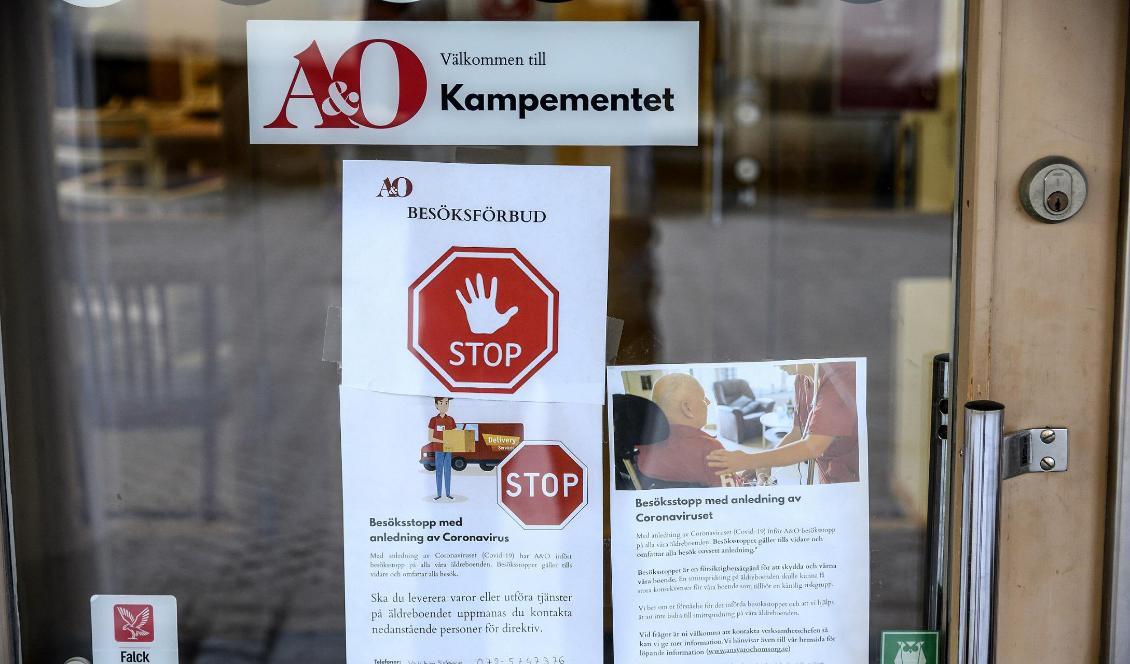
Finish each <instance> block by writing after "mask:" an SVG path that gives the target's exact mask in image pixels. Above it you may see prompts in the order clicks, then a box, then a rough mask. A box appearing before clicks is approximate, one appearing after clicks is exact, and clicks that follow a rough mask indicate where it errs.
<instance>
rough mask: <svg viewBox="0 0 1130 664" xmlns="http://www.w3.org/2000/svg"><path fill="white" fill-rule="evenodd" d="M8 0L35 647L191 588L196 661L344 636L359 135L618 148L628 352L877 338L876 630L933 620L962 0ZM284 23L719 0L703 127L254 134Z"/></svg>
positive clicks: (15, 432)
mask: <svg viewBox="0 0 1130 664" xmlns="http://www.w3.org/2000/svg"><path fill="white" fill-rule="evenodd" d="M8 4H9V5H12V6H6V7H4V8H3V9H0V18H3V20H0V24H2V26H3V27H0V34H2V35H3V38H2V39H0V41H2V42H3V43H4V44H5V51H6V52H7V54H8V57H6V58H4V60H6V61H7V62H5V63H4V64H3V65H2V66H3V67H4V68H5V76H4V77H3V78H2V79H0V85H2V86H3V91H2V98H4V99H6V100H8V101H9V103H8V104H5V105H4V106H3V109H2V110H0V121H2V123H3V129H2V131H3V135H4V136H5V139H6V140H5V141H4V142H3V146H2V148H0V149H2V150H3V157H4V159H3V162H4V163H5V166H4V168H5V172H6V173H8V174H9V176H8V177H4V178H2V181H0V187H2V188H3V193H4V198H5V199H6V200H9V201H12V202H13V203H12V206H11V207H10V208H9V210H8V211H7V212H6V214H5V217H4V220H3V224H4V229H3V233H4V235H3V237H4V242H3V246H2V247H0V256H2V257H3V263H4V267H3V279H2V280H0V281H2V287H0V288H2V291H3V292H2V295H3V296H4V297H3V298H0V299H2V300H3V309H2V310H0V314H2V322H3V330H4V348H3V351H4V366H5V379H6V392H5V394H6V399H7V403H6V406H5V408H6V410H5V414H6V416H7V418H8V438H7V439H6V444H7V451H8V458H9V464H10V465H9V468H8V475H9V481H10V486H11V504H10V506H9V507H10V511H11V525H12V530H13V542H14V557H15V575H16V582H17V600H18V609H19V630H20V637H21V647H22V654H23V658H24V661H28V662H47V661H52V662H55V661H64V660H66V659H67V658H68V657H72V656H84V657H89V656H90V648H91V645H90V638H91V637H90V629H89V608H88V606H89V604H88V601H89V598H90V596H91V595H94V594H98V593H103V594H105V593H123V594H125V593H153V594H169V595H175V596H176V597H177V599H178V603H179V621H180V629H179V633H180V647H181V661H183V662H201V663H213V662H215V663H220V662H224V663H227V662H272V663H275V662H280V663H281V662H296V663H298V662H302V663H306V662H344V661H345V642H344V615H343V612H342V606H343V567H342V494H341V491H342V487H341V457H340V452H339V429H338V427H339V422H338V396H337V395H338V392H337V387H338V384H339V374H338V369H337V367H336V366H335V365H334V364H332V363H327V362H324V361H323V346H324V342H325V341H326V334H327V331H326V319H327V310H328V309H329V308H332V307H335V306H338V305H340V303H341V260H342V257H341V193H342V192H341V187H342V161H343V160H344V159H402V160H420V161H448V162H450V161H457V162H497V163H514V164H588V165H611V167H612V210H611V214H612V216H611V232H610V237H611V248H610V274H609V296H608V312H609V316H610V317H613V318H615V319H618V320H619V321H622V323H623V331H622V334H621V335H620V337H619V342H618V346H617V347H616V348H615V353H614V355H615V359H614V362H615V363H617V364H645V363H659V362H673V363H689V362H722V361H726V362H729V361H753V360H772V359H788V358H823V357H866V358H867V362H868V365H867V366H868V372H867V379H866V380H867V390H868V392H869V394H870V398H869V400H868V411H867V421H868V425H869V440H870V468H869V471H870V477H871V483H870V517H871V518H870V548H871V570H870V576H871V589H870V607H871V618H870V630H871V635H870V643H871V652H872V659H873V660H876V659H877V658H878V648H879V633H880V632H881V631H884V630H895V629H920V628H922V627H923V626H924V624H923V622H924V620H925V618H924V615H925V613H926V603H927V597H926V594H925V585H926V579H925V576H926V570H927V560H928V555H929V554H928V550H927V530H928V518H927V515H928V486H929V462H930V443H929V428H930V423H929V420H930V403H931V402H930V371H931V359H932V358H933V357H934V355H936V354H938V353H945V352H949V351H950V350H951V349H952V329H953V314H952V311H953V307H952V299H953V295H952V291H953V253H954V246H953V237H954V186H955V185H954V183H955V179H956V172H955V170H956V166H955V164H956V163H957V162H956V160H957V154H958V138H957V137H958V135H959V132H958V129H959V117H960V116H959V110H958V109H959V105H958V81H959V78H960V72H961V61H962V53H961V17H962V12H963V5H962V3H960V2H958V1H957V0H939V1H936V2H912V1H911V0H882V1H880V2H872V3H859V2H847V1H843V0H766V1H764V2H738V1H736V0H602V1H598V0H572V1H571V2H558V3H550V2H535V1H532V0H525V1H522V0H511V1H507V2H490V1H474V0H419V1H418V2H387V1H383V0H333V1H327V2H299V1H296V0H261V1H255V0H252V1H240V0H198V1H196V2H191V3H185V2H177V1H175V0H120V1H119V2H111V3H105V2H99V3H90V2H79V1H78V0H74V2H69V1H66V0H42V1H37V2H26V3H8ZM86 4H100V5H106V6H80V5H86ZM268 18H269V19H312V20H373V21H380V20H393V19H395V20H402V21H448V20H469V21H490V20H531V21H579V20H586V21H610V20H624V21H649V20H686V21H698V22H699V26H700V40H699V41H700V45H701V51H700V81H701V84H700V108H699V119H700V121H699V136H698V145H697V146H694V147H505V146H504V147H497V148H495V147H460V146H385V147H382V146H356V145H324V146H322V145H252V144H250V143H249V139H248V136H249V127H248V101H249V100H248V82H247V52H246V48H245V23H246V21H247V20H249V19H268ZM467 29H468V30H472V29H473V27H470V26H468V27H467ZM577 39H580V40H583V39H585V34H584V29H583V24H578V28H577ZM16 63H19V64H18V66H17V64H16ZM636 66H640V67H646V66H647V63H645V62H640V63H636ZM13 100H18V102H17V103H12V102H13ZM8 139H12V140H8ZM708 389H709V386H708ZM798 472H799V471H798ZM606 523H607V522H606ZM595 582H598V581H597V580H594V583H595ZM608 602H609V604H610V602H611V599H610V598H609V600H608ZM610 610H611V607H610V606H609V611H610ZM605 624H606V632H608V639H609V640H610V639H611V634H610V630H611V626H610V625H611V623H610V620H606V621H605Z"/></svg>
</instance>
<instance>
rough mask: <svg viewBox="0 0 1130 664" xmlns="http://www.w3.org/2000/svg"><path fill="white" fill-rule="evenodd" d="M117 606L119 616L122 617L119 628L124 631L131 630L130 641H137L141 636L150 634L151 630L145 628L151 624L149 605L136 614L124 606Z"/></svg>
mask: <svg viewBox="0 0 1130 664" xmlns="http://www.w3.org/2000/svg"><path fill="white" fill-rule="evenodd" d="M115 608H116V609H117V610H118V617H119V618H121V624H119V625H118V628H119V629H121V630H122V631H124V632H129V640H130V641H137V640H138V639H141V637H145V636H149V632H148V631H147V630H146V629H145V628H146V626H148V625H149V615H150V614H149V612H150V608H149V607H145V608H144V609H142V610H141V611H140V612H139V613H138V614H137V615H136V616H135V615H134V614H133V612H132V611H130V610H129V609H127V608H126V607H124V606H117V607H115ZM142 640H144V639H142Z"/></svg>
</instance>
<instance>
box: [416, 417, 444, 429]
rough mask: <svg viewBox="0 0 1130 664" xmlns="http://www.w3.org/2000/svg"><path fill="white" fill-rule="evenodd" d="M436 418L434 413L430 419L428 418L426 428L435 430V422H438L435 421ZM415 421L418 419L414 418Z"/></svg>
mask: <svg viewBox="0 0 1130 664" xmlns="http://www.w3.org/2000/svg"><path fill="white" fill-rule="evenodd" d="M438 419H439V416H438V415H436V416H434V417H432V419H430V420H428V428H429V429H431V430H432V431H435V430H436V424H438V422H436V420H438ZM416 421H417V422H418V421H419V420H416Z"/></svg>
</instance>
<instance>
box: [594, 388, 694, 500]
mask: <svg viewBox="0 0 1130 664" xmlns="http://www.w3.org/2000/svg"><path fill="white" fill-rule="evenodd" d="M612 434H613V438H612V453H613V454H614V455H615V457H616V488H617V489H676V488H684V487H694V486H699V485H698V484H691V483H687V482H672V481H668V480H660V479H656V478H654V477H648V476H647V475H644V474H643V473H641V472H640V469H639V465H638V464H637V463H636V457H637V456H638V455H639V448H640V447H643V446H644V445H653V444H655V443H661V442H663V441H665V440H667V438H668V437H669V436H670V435H671V425H670V424H669V423H668V422H667V416H666V415H664V414H663V411H661V410H660V409H659V406H657V405H655V402H654V401H651V400H650V399H645V398H643V397H638V396H635V395H634V394H613V395H612Z"/></svg>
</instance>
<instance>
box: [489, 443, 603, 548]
mask: <svg viewBox="0 0 1130 664" xmlns="http://www.w3.org/2000/svg"><path fill="white" fill-rule="evenodd" d="M497 475H498V504H499V506H500V507H502V509H504V510H506V512H507V513H509V514H510V516H512V517H514V520H515V521H517V522H518V523H519V524H521V525H522V527H523V528H525V529H527V530H541V529H551V528H564V527H565V524H567V523H569V521H570V520H572V518H573V517H574V516H576V515H577V514H578V513H579V512H580V511H581V510H582V509H584V507H585V505H587V504H588V473H587V472H586V470H585V466H584V464H582V463H581V461H580V459H578V458H577V457H575V456H573V453H572V452H570V451H569V448H567V447H565V446H564V445H562V444H561V443H559V442H557V441H544V442H543V441H530V440H527V441H523V442H522V444H521V445H519V446H518V447H516V448H514V451H513V452H511V453H510V454H509V455H507V457H506V458H505V459H503V460H502V463H501V464H499V466H498V470H497Z"/></svg>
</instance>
